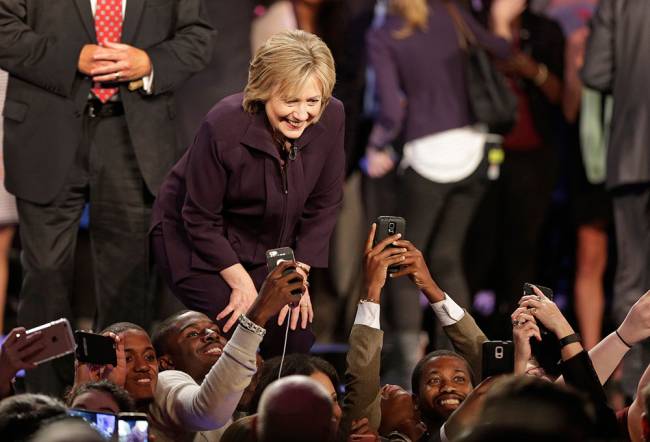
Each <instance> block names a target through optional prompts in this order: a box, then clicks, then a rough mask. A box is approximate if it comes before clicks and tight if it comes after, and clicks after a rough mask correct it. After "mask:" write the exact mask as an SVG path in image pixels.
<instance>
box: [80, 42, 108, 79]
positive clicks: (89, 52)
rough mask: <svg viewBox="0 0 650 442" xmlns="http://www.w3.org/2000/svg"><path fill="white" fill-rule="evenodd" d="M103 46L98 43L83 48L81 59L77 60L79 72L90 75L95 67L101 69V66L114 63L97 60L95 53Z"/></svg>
mask: <svg viewBox="0 0 650 442" xmlns="http://www.w3.org/2000/svg"><path fill="white" fill-rule="evenodd" d="M101 48H102V47H101V46H98V45H84V47H83V48H81V52H80V53H79V61H78V62H77V69H78V70H79V72H81V73H82V74H86V75H88V76H90V75H92V74H91V72H92V71H93V69H99V68H100V67H107V66H109V65H112V64H114V63H113V62H108V61H98V60H95V53H96V52H97V51H98V50H99V49H101Z"/></svg>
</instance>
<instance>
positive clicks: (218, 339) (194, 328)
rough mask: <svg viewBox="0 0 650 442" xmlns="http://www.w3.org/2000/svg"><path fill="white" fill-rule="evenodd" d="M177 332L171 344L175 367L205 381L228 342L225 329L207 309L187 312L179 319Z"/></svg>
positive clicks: (171, 335)
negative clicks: (207, 312)
mask: <svg viewBox="0 0 650 442" xmlns="http://www.w3.org/2000/svg"><path fill="white" fill-rule="evenodd" d="M176 330H178V331H177V333H172V334H170V337H169V341H168V346H167V347H168V348H169V350H170V353H171V358H172V361H173V364H174V368H175V369H177V370H181V371H184V372H185V373H187V374H189V375H190V376H192V379H194V380H196V381H197V382H201V381H202V380H203V378H204V377H205V375H206V374H208V371H210V368H212V366H213V365H214V364H215V362H217V360H218V359H219V358H220V357H221V355H222V353H223V348H224V346H225V345H226V343H227V342H228V341H227V340H226V338H224V337H223V335H222V334H221V329H220V328H219V326H218V325H217V324H215V323H214V322H213V321H212V320H211V319H210V318H208V317H207V316H206V315H204V314H203V313H199V312H187V313H184V314H182V315H181V316H180V317H179V318H178V321H177V322H176Z"/></svg>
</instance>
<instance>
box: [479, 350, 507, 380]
mask: <svg viewBox="0 0 650 442" xmlns="http://www.w3.org/2000/svg"><path fill="white" fill-rule="evenodd" d="M481 357H482V363H481V377H482V379H486V378H488V377H490V376H498V375H501V374H508V373H512V372H513V370H514V365H515V351H514V345H513V343H512V341H485V342H483V345H482V356H481Z"/></svg>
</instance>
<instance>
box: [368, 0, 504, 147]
mask: <svg viewBox="0 0 650 442" xmlns="http://www.w3.org/2000/svg"><path fill="white" fill-rule="evenodd" d="M458 9H459V10H460V11H461V14H462V15H463V17H464V19H465V22H466V23H467V25H468V26H469V27H470V28H471V30H472V31H473V33H474V35H475V36H476V39H477V40H478V41H479V42H480V44H481V45H483V46H484V47H485V48H487V49H488V50H489V51H490V52H492V53H493V54H494V55H496V56H497V57H499V58H507V57H508V56H509V55H510V52H511V49H510V43H508V41H506V40H505V39H503V38H499V37H496V36H495V35H493V34H491V33H489V32H488V31H486V30H485V29H484V28H482V27H481V26H480V25H479V24H478V23H477V22H476V20H474V18H473V17H472V16H471V15H470V14H468V13H467V12H466V11H465V10H464V9H463V8H462V7H460V6H459V7H458ZM403 25H404V21H403V20H402V19H401V17H398V16H394V15H389V16H387V17H386V21H385V23H384V24H383V25H382V26H381V27H380V28H377V29H372V30H370V31H369V32H368V35H367V38H366V40H367V44H368V58H369V60H370V64H371V65H372V67H373V69H374V70H375V73H376V78H377V96H378V98H379V107H380V108H379V114H378V116H377V119H376V122H375V125H374V126H373V128H372V133H371V134H370V141H369V144H370V145H371V146H375V147H385V146H386V145H387V144H390V143H392V142H393V141H394V139H395V138H396V137H397V136H398V135H400V133H401V131H402V129H404V141H411V140H414V139H416V138H421V137H423V136H425V135H431V134H434V133H437V132H442V131H444V130H449V129H456V128H458V127H463V126H466V125H468V124H472V123H474V122H475V119H474V117H473V116H472V114H471V111H470V107H469V97H468V94H467V87H466V77H465V69H466V67H465V54H464V52H463V51H462V50H461V48H460V45H459V43H458V35H457V33H456V28H455V27H454V23H453V21H452V18H451V16H450V15H449V12H448V11H447V8H446V7H445V6H444V4H443V0H430V1H429V23H428V27H427V31H426V32H423V31H420V30H416V31H414V32H413V34H412V35H410V36H409V37H407V38H403V39H399V40H398V39H396V38H395V37H393V33H394V32H395V31H397V30H399V29H401V28H402V26H403Z"/></svg>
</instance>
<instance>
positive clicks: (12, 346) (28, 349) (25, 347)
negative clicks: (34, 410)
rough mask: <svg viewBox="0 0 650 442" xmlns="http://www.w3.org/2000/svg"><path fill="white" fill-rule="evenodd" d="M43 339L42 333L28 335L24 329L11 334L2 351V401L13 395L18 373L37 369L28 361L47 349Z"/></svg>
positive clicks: (0, 380) (0, 351)
mask: <svg viewBox="0 0 650 442" xmlns="http://www.w3.org/2000/svg"><path fill="white" fill-rule="evenodd" d="M42 338H43V336H42V335H41V333H40V332H35V333H30V334H29V335H27V334H26V330H25V328H24V327H17V328H14V329H13V330H11V331H10V332H9V335H8V336H7V339H6V340H5V342H4V343H3V344H2V349H1V350H0V399H2V398H3V397H5V396H8V395H9V394H11V380H12V379H13V378H14V376H16V373H18V371H20V370H29V369H30V368H34V367H36V364H34V363H33V362H27V361H30V360H32V359H33V358H34V357H35V356H36V355H38V354H39V353H40V352H41V351H43V349H45V342H43V340H42Z"/></svg>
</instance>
